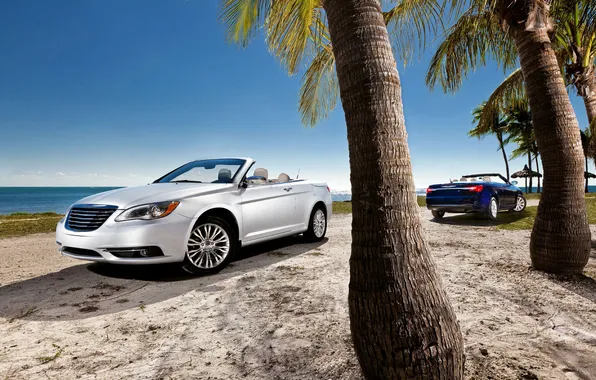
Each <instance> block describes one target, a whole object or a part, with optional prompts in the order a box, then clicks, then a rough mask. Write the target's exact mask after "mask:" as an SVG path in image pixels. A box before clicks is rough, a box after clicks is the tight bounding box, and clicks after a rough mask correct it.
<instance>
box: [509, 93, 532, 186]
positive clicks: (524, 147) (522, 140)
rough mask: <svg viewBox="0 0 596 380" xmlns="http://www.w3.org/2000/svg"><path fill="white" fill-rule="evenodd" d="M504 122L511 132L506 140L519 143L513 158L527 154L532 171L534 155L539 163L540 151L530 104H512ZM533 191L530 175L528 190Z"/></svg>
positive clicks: (529, 167)
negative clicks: (533, 126) (537, 146)
mask: <svg viewBox="0 0 596 380" xmlns="http://www.w3.org/2000/svg"><path fill="white" fill-rule="evenodd" d="M504 124H505V127H504V128H505V130H506V131H507V133H508V134H509V136H508V137H507V139H506V140H505V142H506V143H511V142H514V143H516V144H517V148H516V149H514V150H513V151H512V154H511V159H514V158H517V157H520V156H522V155H527V157H528V169H530V171H532V157H536V163H538V158H537V153H538V152H537V149H536V140H535V138H534V130H533V128H532V113H531V112H530V110H529V109H528V105H527V104H524V102H517V103H515V104H514V105H513V106H511V107H510V108H509V109H508V110H507V111H506V113H505V121H504ZM536 171H538V170H536ZM532 191H533V185H532V177H531V176H530V187H529V188H528V192H529V193H531V192H532ZM538 191H540V190H538Z"/></svg>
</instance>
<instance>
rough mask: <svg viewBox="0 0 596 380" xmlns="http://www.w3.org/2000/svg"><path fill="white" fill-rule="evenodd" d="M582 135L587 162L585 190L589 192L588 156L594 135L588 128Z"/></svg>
mask: <svg viewBox="0 0 596 380" xmlns="http://www.w3.org/2000/svg"><path fill="white" fill-rule="evenodd" d="M580 133H581V136H582V148H583V150H584V157H585V163H586V175H585V177H586V185H585V191H586V193H589V192H590V190H589V187H588V157H589V156H590V149H591V148H592V146H593V145H592V143H591V141H590V140H591V139H592V135H591V134H590V129H589V128H588V129H586V130H584V131H580Z"/></svg>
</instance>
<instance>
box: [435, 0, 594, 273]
mask: <svg viewBox="0 0 596 380" xmlns="http://www.w3.org/2000/svg"><path fill="white" fill-rule="evenodd" d="M453 1H455V0H453ZM578 1H579V0H578ZM583 1H585V4H592V6H595V5H596V2H595V1H593V0H583ZM457 3H458V4H459V5H460V6H461V7H462V8H463V9H465V10H464V12H463V13H462V15H461V17H459V18H458V19H457V22H456V23H455V24H454V25H453V26H452V27H451V28H450V29H449V30H448V31H447V33H446V34H445V36H444V38H443V40H442V42H441V43H440V44H439V46H438V48H437V51H436V53H435V54H434V56H433V58H432V60H431V65H430V68H429V72H428V74H427V83H428V85H429V86H431V87H434V86H435V85H437V84H440V85H441V86H442V87H443V89H444V90H445V91H449V92H455V91H457V89H458V88H459V87H460V85H461V83H462V81H463V79H464V78H466V77H467V75H468V74H469V73H470V72H472V71H474V70H475V69H476V68H477V67H478V66H481V65H484V64H486V62H487V61H489V60H490V59H494V60H496V61H497V62H498V64H499V65H500V66H501V68H502V69H503V70H504V71H510V70H512V69H515V68H516V67H517V65H518V64H519V67H520V69H521V71H520V72H519V74H517V75H523V78H524V81H525V88H524V90H525V92H526V94H527V99H528V101H529V104H530V108H531V109H532V121H533V126H534V136H535V138H536V142H537V146H538V149H539V151H540V156H541V157H542V167H543V170H544V175H545V177H546V178H547V179H548V180H547V181H546V182H544V183H543V188H542V191H543V193H544V195H543V196H542V197H541V199H540V206H539V207H538V211H537V212H538V214H537V216H536V219H535V222H534V227H533V230H532V235H531V238H530V257H531V259H532V266H533V267H534V268H535V269H538V270H542V271H546V272H551V273H581V272H582V271H583V269H584V267H585V265H586V264H587V262H588V259H589V256H590V250H591V244H590V228H589V225H588V218H587V212H586V202H585V199H584V178H583V172H584V157H583V154H582V152H581V151H579V150H577V149H576V147H577V146H578V145H579V143H580V134H579V124H578V121H577V118H576V116H575V113H574V111H573V107H572V106H571V101H570V100H569V96H568V94H567V91H566V88H565V81H564V79H563V75H562V72H561V68H560V64H559V61H558V58H559V57H558V56H557V52H556V51H555V49H554V47H553V44H552V43H551V39H550V37H549V33H551V32H552V30H553V21H552V20H553V19H554V20H558V19H566V18H567V17H568V14H569V12H571V8H570V7H569V4H572V3H574V1H569V0H491V1H487V0H469V1H461V2H457ZM582 4H584V3H583V2H582ZM595 24H596V23H593V22H587V23H584V25H591V26H590V27H592V26H593V25H595ZM485 110H486V107H485ZM490 119H492V117H487V122H486V123H483V122H482V121H481V124H490ZM571 231H573V233H571Z"/></svg>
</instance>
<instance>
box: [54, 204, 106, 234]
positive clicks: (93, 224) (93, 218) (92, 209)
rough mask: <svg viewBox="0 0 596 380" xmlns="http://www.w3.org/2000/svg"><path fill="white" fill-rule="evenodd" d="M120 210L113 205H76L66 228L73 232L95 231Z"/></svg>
mask: <svg viewBox="0 0 596 380" xmlns="http://www.w3.org/2000/svg"><path fill="white" fill-rule="evenodd" d="M117 209H118V207H117V206H111V205H75V206H73V207H72V208H71V209H70V212H69V213H68V217H67V218H66V228H68V229H69V230H72V231H95V230H96V229H98V228H99V227H101V225H102V224H104V223H105V221H106V220H108V218H109V217H110V215H112V214H113V213H114V211H116V210H117Z"/></svg>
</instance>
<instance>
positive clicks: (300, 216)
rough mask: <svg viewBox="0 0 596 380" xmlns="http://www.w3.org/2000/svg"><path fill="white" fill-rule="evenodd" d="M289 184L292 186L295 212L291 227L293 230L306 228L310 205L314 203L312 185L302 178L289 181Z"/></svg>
mask: <svg viewBox="0 0 596 380" xmlns="http://www.w3.org/2000/svg"><path fill="white" fill-rule="evenodd" d="M289 185H290V186H291V187H292V192H293V193H294V197H295V198H296V212H295V218H294V226H293V228H294V229H295V230H305V229H306V228H308V223H309V219H310V213H311V212H312V207H313V204H314V203H315V202H314V198H315V193H314V189H313V186H312V185H311V184H309V183H307V182H305V181H302V180H298V181H294V182H290V183H289Z"/></svg>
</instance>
